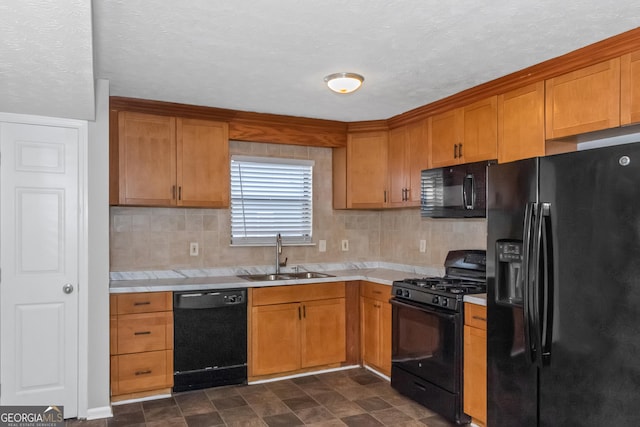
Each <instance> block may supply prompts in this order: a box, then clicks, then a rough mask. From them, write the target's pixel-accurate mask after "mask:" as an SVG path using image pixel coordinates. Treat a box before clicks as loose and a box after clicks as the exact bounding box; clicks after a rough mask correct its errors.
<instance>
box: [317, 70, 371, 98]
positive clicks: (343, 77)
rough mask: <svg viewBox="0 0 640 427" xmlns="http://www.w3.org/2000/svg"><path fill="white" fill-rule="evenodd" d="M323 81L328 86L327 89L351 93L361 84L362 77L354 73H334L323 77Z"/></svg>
mask: <svg viewBox="0 0 640 427" xmlns="http://www.w3.org/2000/svg"><path fill="white" fill-rule="evenodd" d="M324 81H325V82H326V83H327V86H329V89H331V90H332V91H334V92H337V93H351V92H354V91H356V90H358V88H359V87H360V86H362V82H363V81H364V77H362V76H361V75H360V74H356V73H334V74H329V75H328V76H327V77H325V78H324Z"/></svg>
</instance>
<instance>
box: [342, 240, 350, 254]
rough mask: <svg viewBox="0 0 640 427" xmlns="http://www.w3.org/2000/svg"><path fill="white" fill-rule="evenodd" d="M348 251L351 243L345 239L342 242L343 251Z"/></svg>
mask: <svg viewBox="0 0 640 427" xmlns="http://www.w3.org/2000/svg"><path fill="white" fill-rule="evenodd" d="M348 250H349V241H348V240H346V239H345V240H343V241H342V251H343V252H346V251H348Z"/></svg>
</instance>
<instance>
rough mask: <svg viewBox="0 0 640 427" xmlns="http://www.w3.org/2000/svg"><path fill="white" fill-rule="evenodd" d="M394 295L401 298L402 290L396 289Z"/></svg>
mask: <svg viewBox="0 0 640 427" xmlns="http://www.w3.org/2000/svg"><path fill="white" fill-rule="evenodd" d="M396 295H398V296H399V297H401V296H402V289H396Z"/></svg>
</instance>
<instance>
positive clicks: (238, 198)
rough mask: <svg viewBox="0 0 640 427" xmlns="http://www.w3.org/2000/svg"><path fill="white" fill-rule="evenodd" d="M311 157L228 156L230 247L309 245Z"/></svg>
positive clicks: (310, 225)
mask: <svg viewBox="0 0 640 427" xmlns="http://www.w3.org/2000/svg"><path fill="white" fill-rule="evenodd" d="M313 166H314V162H313V161H312V160H297V159H281V158H274V157H248V156H238V155H235V156H232V157H231V245H232V246H239V245H249V246H271V245H273V244H274V242H275V237H276V235H277V234H278V233H280V234H281V236H282V241H283V243H284V244H289V245H296V244H297V245H305V244H311V236H312V223H313V222H312V212H313V192H312V177H313Z"/></svg>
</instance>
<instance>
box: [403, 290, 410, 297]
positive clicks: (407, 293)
mask: <svg viewBox="0 0 640 427" xmlns="http://www.w3.org/2000/svg"><path fill="white" fill-rule="evenodd" d="M404 296H405V297H406V298H409V291H408V290H406V289H405V290H404Z"/></svg>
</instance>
